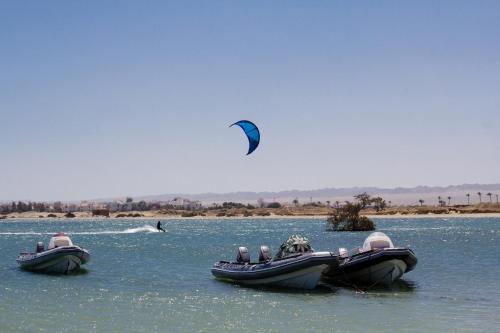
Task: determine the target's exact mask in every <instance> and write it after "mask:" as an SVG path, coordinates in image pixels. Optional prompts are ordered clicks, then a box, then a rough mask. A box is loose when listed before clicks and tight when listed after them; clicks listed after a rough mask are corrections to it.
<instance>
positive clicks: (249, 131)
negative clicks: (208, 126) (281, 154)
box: [229, 120, 260, 155]
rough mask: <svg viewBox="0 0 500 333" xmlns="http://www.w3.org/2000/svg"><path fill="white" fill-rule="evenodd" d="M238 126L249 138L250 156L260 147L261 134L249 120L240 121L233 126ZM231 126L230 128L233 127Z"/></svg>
mask: <svg viewBox="0 0 500 333" xmlns="http://www.w3.org/2000/svg"><path fill="white" fill-rule="evenodd" d="M234 125H238V126H239V127H241V129H242V130H243V131H244V132H245V134H246V136H247V138H248V144H249V146H248V153H247V155H250V154H251V153H252V152H253V151H254V150H255V149H256V148H257V146H258V145H259V142H260V132H259V129H258V128H257V126H255V124H254V123H252V122H251V121H248V120H240V121H237V122H235V123H234V124H232V125H231V126H234ZM231 126H229V127H231Z"/></svg>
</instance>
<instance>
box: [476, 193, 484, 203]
mask: <svg viewBox="0 0 500 333" xmlns="http://www.w3.org/2000/svg"><path fill="white" fill-rule="evenodd" d="M477 195H478V196H479V203H481V196H482V195H483V194H482V193H481V192H477Z"/></svg>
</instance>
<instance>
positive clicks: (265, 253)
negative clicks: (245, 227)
mask: <svg viewBox="0 0 500 333" xmlns="http://www.w3.org/2000/svg"><path fill="white" fill-rule="evenodd" d="M271 258H272V257H271V250H270V249H269V246H267V245H262V246H261V247H260V252H259V262H268V261H270V260H271Z"/></svg>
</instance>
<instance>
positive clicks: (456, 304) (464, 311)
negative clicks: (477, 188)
mask: <svg viewBox="0 0 500 333" xmlns="http://www.w3.org/2000/svg"><path fill="white" fill-rule="evenodd" d="M154 222H155V221H152V220H151V221H148V220H90V221H77V220H60V219H59V220H52V221H47V220H45V221H26V220H23V221H20V220H19V221H16V220H7V221H5V220H4V221H1V222H0V251H1V253H2V255H1V256H0V331H1V332H34V331H50V332H67V331H71V332H93V331H95V332H137V331H143V332H233V331H238V332H306V331H308V332H313V331H314V332H387V331H389V330H390V331H397V332H417V331H421V332H430V331H433V332H438V331H446V332H448V331H453V332H479V331H481V332H498V331H499V329H500V279H499V277H500V260H499V257H498V256H499V254H500V219H498V218H472V219H469V218H450V219H443V218H428V219H377V220H376V222H377V227H378V230H380V231H383V232H385V233H386V234H387V235H388V236H389V237H391V238H392V240H393V242H394V243H395V244H396V245H400V246H410V247H411V248H413V249H414V250H415V252H416V254H417V257H418V259H419V263H418V265H417V267H416V269H415V270H414V271H413V272H411V273H409V274H408V275H406V276H405V279H404V281H403V282H402V283H399V284H398V285H396V286H394V287H392V288H391V289H379V290H373V291H369V292H368V293H365V294H361V293H357V292H356V291H355V290H351V289H343V288H340V289H335V290H328V289H321V290H318V291H313V292H287V291H280V290H260V289H252V288H245V287H240V286H237V285H233V284H228V283H223V282H219V281H217V280H215V279H213V278H212V275H211V273H210V267H211V265H212V264H213V262H214V261H216V260H219V259H233V257H235V256H236V248H237V246H239V245H246V246H247V247H248V248H249V250H250V252H251V255H252V257H253V258H256V257H257V251H258V248H259V246H260V245H261V244H267V245H270V246H271V248H272V250H273V251H274V252H276V250H277V248H278V247H279V245H280V244H281V242H282V241H283V240H285V239H286V238H287V237H288V236H289V235H290V234H294V233H299V234H302V235H305V236H307V237H308V238H309V239H310V241H311V243H312V244H313V247H314V248H315V249H316V250H333V249H337V248H338V247H348V248H354V247H355V246H360V245H361V244H362V243H363V240H364V239H365V238H366V236H367V235H368V234H369V233H332V232H325V231H324V221H321V220H307V219H265V220H244V219H241V220H169V221H165V222H164V227H165V228H166V229H167V233H165V234H160V233H153V232H150V230H149V229H148V228H146V227H144V226H145V225H150V226H152V225H154V224H155V223H154ZM58 231H65V232H67V233H69V234H71V237H72V239H73V241H74V242H75V243H76V244H78V245H81V246H82V247H84V248H86V249H88V250H90V251H91V254H92V259H91V261H90V263H89V264H88V265H86V272H82V273H80V274H77V275H70V276H53V275H43V274H34V273H30V272H25V271H22V270H20V269H19V268H18V267H17V264H16V262H15V258H16V256H17V254H18V253H19V251H22V250H28V249H29V250H32V249H34V248H35V243H36V242H37V241H39V240H42V241H44V242H45V244H47V243H48V240H49V238H50V235H51V234H53V233H55V232H58Z"/></svg>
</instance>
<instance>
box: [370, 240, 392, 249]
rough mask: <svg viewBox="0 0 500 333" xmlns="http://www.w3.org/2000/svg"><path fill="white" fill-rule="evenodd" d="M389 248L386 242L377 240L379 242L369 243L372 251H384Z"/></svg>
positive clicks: (389, 245)
mask: <svg viewBox="0 0 500 333" xmlns="http://www.w3.org/2000/svg"><path fill="white" fill-rule="evenodd" d="M389 247H391V244H390V243H389V242H388V241H386V240H382V239H379V240H376V241H373V242H370V248H371V249H372V250H375V249H385V248H389Z"/></svg>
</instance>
